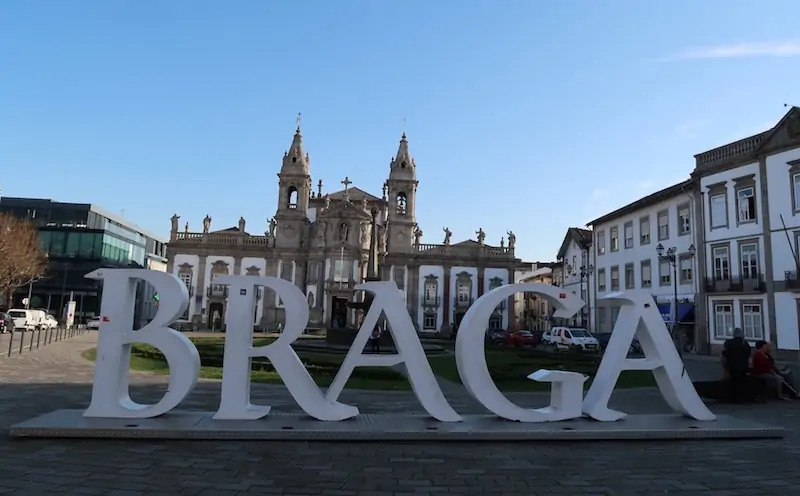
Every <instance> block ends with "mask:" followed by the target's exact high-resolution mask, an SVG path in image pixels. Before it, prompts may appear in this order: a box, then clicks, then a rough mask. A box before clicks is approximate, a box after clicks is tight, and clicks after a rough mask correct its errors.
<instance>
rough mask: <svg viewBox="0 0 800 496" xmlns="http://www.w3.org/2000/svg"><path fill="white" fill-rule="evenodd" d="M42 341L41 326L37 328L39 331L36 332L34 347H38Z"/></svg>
mask: <svg viewBox="0 0 800 496" xmlns="http://www.w3.org/2000/svg"><path fill="white" fill-rule="evenodd" d="M41 341H42V328H41V327H40V328H39V332H37V333H36V349H37V350H38V349H39V344H40V343H41Z"/></svg>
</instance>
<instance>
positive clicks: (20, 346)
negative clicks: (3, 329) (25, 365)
mask: <svg viewBox="0 0 800 496" xmlns="http://www.w3.org/2000/svg"><path fill="white" fill-rule="evenodd" d="M23 346H25V328H24V327H23V328H22V336H20V338H19V352H20V353H22V347H23Z"/></svg>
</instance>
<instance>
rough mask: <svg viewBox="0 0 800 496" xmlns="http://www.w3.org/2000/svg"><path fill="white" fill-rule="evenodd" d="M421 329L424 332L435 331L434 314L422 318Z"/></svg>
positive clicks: (427, 314)
mask: <svg viewBox="0 0 800 496" xmlns="http://www.w3.org/2000/svg"><path fill="white" fill-rule="evenodd" d="M422 329H423V330H425V331H435V330H436V314H435V313H426V314H425V316H424V317H423V318H422Z"/></svg>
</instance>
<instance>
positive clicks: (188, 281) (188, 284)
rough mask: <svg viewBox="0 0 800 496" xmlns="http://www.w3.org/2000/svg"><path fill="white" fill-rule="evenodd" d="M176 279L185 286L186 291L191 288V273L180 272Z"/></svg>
mask: <svg viewBox="0 0 800 496" xmlns="http://www.w3.org/2000/svg"><path fill="white" fill-rule="evenodd" d="M178 278H179V279H180V280H181V281H183V283H184V284H185V285H186V289H189V288H190V287H191V286H192V273H191V272H181V273H180V274H178Z"/></svg>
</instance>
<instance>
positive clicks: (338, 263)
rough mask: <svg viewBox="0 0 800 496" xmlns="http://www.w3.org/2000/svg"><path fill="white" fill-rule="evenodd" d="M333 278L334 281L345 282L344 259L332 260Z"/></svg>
mask: <svg viewBox="0 0 800 496" xmlns="http://www.w3.org/2000/svg"><path fill="white" fill-rule="evenodd" d="M333 280H334V281H335V282H346V281H347V274H345V270H344V260H334V261H333Z"/></svg>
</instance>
